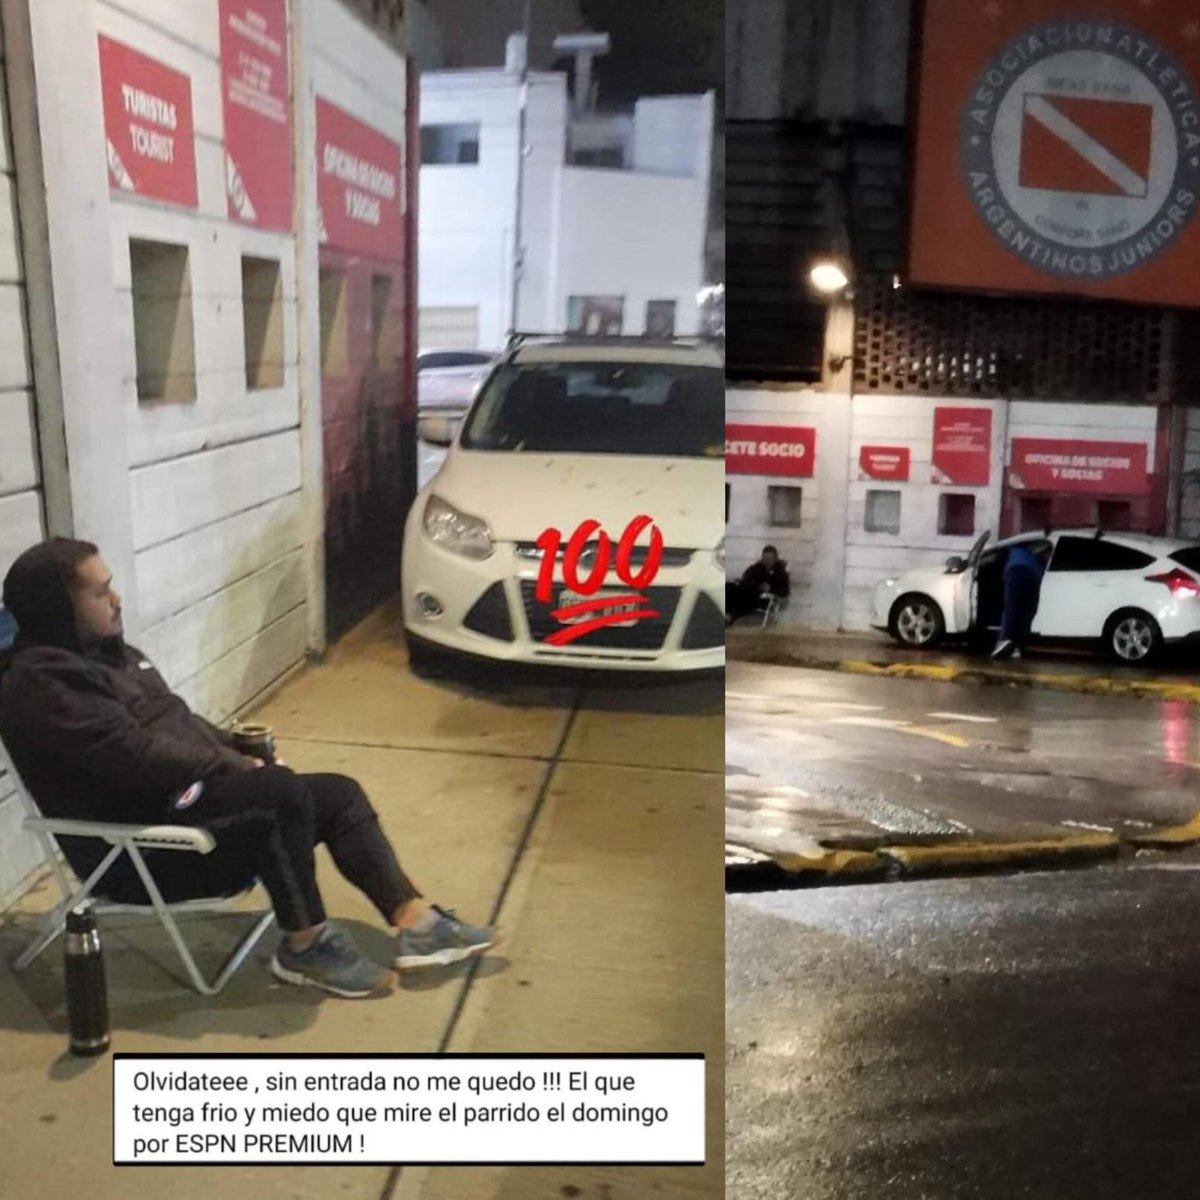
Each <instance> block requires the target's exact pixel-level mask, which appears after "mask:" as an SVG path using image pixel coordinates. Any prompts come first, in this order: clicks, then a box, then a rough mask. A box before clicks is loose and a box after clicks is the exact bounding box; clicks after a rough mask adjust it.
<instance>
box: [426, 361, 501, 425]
mask: <svg viewBox="0 0 1200 1200" xmlns="http://www.w3.org/2000/svg"><path fill="white" fill-rule="evenodd" d="M495 361H496V355H495V353H494V352H491V351H487V350H422V351H421V353H420V354H418V355H417V409H418V411H420V412H425V411H427V410H432V409H439V410H440V409H452V410H456V411H459V412H463V413H465V412H466V410H467V409H468V408H470V407H471V401H472V400H474V399H475V394H476V392H478V391H479V388H480V385H481V384H482V383H483V381H484V380H485V379H486V378H487V375H488V371H490V370H491V367H492V363H493V362H495Z"/></svg>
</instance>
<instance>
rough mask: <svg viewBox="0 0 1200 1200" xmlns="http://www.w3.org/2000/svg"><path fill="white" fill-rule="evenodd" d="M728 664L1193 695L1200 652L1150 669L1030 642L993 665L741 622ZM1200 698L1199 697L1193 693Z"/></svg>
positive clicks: (729, 639)
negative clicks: (850, 668) (881, 670)
mask: <svg viewBox="0 0 1200 1200" xmlns="http://www.w3.org/2000/svg"><path fill="white" fill-rule="evenodd" d="M726 650H727V654H728V657H729V659H730V660H731V661H733V660H738V661H742V662H757V663H764V664H771V665H775V666H799V667H811V668H823V669H836V668H839V667H844V666H845V665H846V664H848V663H849V664H855V665H865V664H874V665H876V666H882V667H890V668H893V669H899V668H911V669H912V670H913V671H915V672H927V673H928V674H929V675H930V676H931V677H935V676H937V675H939V674H941V675H943V676H948V675H954V674H967V675H971V676H973V677H975V678H976V679H982V680H987V681H991V682H998V683H1011V684H1015V685H1021V684H1026V685H1035V686H1037V685H1040V686H1055V685H1058V686H1061V687H1063V688H1072V687H1073V688H1075V689H1076V690H1084V689H1086V688H1088V687H1089V686H1099V685H1103V686H1104V688H1105V690H1107V691H1111V692H1116V693H1120V692H1123V691H1129V692H1130V693H1137V692H1148V691H1153V690H1154V689H1162V690H1167V689H1168V688H1169V687H1171V686H1174V687H1176V688H1178V689H1180V690H1181V691H1183V692H1185V693H1188V694H1192V693H1193V689H1198V688H1200V652H1198V651H1197V650H1196V649H1194V648H1193V649H1190V650H1185V649H1184V648H1183V647H1167V649H1166V650H1165V651H1164V654H1163V657H1162V658H1161V660H1160V661H1158V662H1156V663H1154V664H1153V665H1152V666H1150V667H1130V666H1124V665H1122V664H1120V663H1117V662H1115V661H1113V660H1112V659H1110V658H1109V657H1107V656H1106V655H1105V654H1103V653H1102V652H1101V651H1100V650H1099V649H1097V648H1092V647H1089V646H1087V645H1082V644H1075V643H1057V644H1045V645H1035V646H1034V647H1033V648H1032V649H1031V650H1029V651H1027V652H1026V655H1025V657H1024V658H1023V659H1020V660H1004V661H1000V662H996V661H993V660H992V659H991V658H990V657H989V655H988V654H987V652H986V648H985V649H984V650H980V649H979V648H977V647H976V648H972V647H971V646H968V645H966V644H964V643H963V642H953V641H951V642H947V643H945V644H944V645H942V646H939V647H937V648H935V649H933V650H911V649H907V648H906V647H904V646H901V645H900V644H899V643H897V642H896V641H894V640H893V639H892V638H890V637H888V636H887V634H884V633H879V632H870V631H868V632H855V633H833V632H826V631H814V630H806V629H799V628H797V627H795V626H789V625H769V626H767V627H766V628H765V629H764V628H762V627H761V625H760V624H758V623H757V622H755V621H752V620H750V619H746V620H744V621H742V622H740V623H739V624H737V625H735V626H734V627H733V628H732V629H730V630H728V631H727V633H726ZM1195 695H1196V696H1200V692H1196V693H1195Z"/></svg>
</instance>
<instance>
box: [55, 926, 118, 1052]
mask: <svg viewBox="0 0 1200 1200" xmlns="http://www.w3.org/2000/svg"><path fill="white" fill-rule="evenodd" d="M64 961H65V964H66V972H67V1022H68V1024H69V1025H70V1028H71V1053H72V1054H81V1055H93V1054H103V1053H104V1052H105V1050H107V1049H108V1042H109V1038H108V986H107V984H106V983H105V980H104V954H103V952H102V951H101V949H100V933H99V931H98V930H97V929H96V917H95V914H94V913H93V912H92V906H91V905H90V904H83V905H80V907H79V908H75V909H72V910H71V911H70V912H69V913H67V934H66V939H65V941H64Z"/></svg>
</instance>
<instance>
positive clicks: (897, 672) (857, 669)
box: [838, 658, 969, 683]
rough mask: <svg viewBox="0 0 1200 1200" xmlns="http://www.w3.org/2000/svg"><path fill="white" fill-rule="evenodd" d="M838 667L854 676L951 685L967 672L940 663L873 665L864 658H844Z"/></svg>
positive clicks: (965, 669)
mask: <svg viewBox="0 0 1200 1200" xmlns="http://www.w3.org/2000/svg"><path fill="white" fill-rule="evenodd" d="M838 666H839V667H840V668H841V669H842V670H843V671H849V672H850V673H851V674H854V675H890V676H892V678H894V679H934V680H937V681H938V682H939V683H953V682H954V681H955V680H956V679H957V678H958V677H959V676H960V675H963V674H965V673H966V672H967V670H968V669H969V668H966V667H948V666H945V665H943V664H941V663H887V664H882V663H873V662H868V661H867V660H866V659H865V658H844V659H842V660H841V661H840V662H839V663H838Z"/></svg>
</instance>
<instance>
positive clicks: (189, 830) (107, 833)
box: [0, 742, 275, 996]
mask: <svg viewBox="0 0 1200 1200" xmlns="http://www.w3.org/2000/svg"><path fill="white" fill-rule="evenodd" d="M0 768H3V769H4V770H5V771H7V772H8V776H9V779H10V781H11V782H12V784H13V786H14V788H15V789H16V794H17V798H18V801H19V803H20V804H22V805H23V806H24V809H25V812H26V817H25V820H24V822H23V824H24V827H25V828H26V829H28V830H30V831H31V832H32V833H34V834H35V835H36V837H37V839H38V841H39V842H40V843H41V845H42V849H43V850H44V851H45V854H46V859H47V861H48V862H49V863H50V867H51V869H52V870H53V872H54V877H55V879H56V880H57V882H58V887H59V891H60V892H61V893H62V900H61V901H60V902H59V903H58V904H56V905H55V906H54V908H53V909H51V910H50V912H49V913H47V914H46V916H45V917H44V918H43V920H42V927H41V931H40V932H39V933H38V935H37V937H36V938H34V940H33V941H32V942H31V943H30V944H29V945H28V946H27V947H26V948H25V949H24V950H23V951H22V952H21V954H20V956H19V957H18V958H17V960H16V961H15V962H14V963H13V968H14V969H15V970H17V971H23V970H25V968H26V967H27V966H29V964H30V963H31V962H33V960H34V959H35V958H37V956H38V955H39V954H41V953H42V951H43V950H45V949H46V948H47V947H48V946H49V945H50V944H51V943H52V942H53V941H54V940H55V938H57V937H58V935H59V934H60V933H62V931H63V929H64V928H65V926H66V923H67V913H69V912H70V911H71V909H73V908H75V907H76V906H77V905H79V904H81V903H83V901H85V900H90V899H92V897H93V895H95V896H96V900H95V901H93V909H94V911H95V912H96V913H97V914H105V913H142V914H146V913H148V912H150V911H153V912H154V913H155V914H156V915H157V916H158V919H159V920H160V921H161V922H162V925H163V928H164V929H166V931H167V933H168V934H169V935H170V937H171V941H172V942H174V943H175V949H176V950H177V951H178V952H179V957H180V958H181V959H182V960H183V965H184V968H185V969H186V971H187V974H188V978H189V980H190V981H191V984H192V986H193V987H194V988H195V989H196V991H198V992H199V993H200V994H201V995H203V996H215V995H216V994H217V993H218V992H219V991H221V989H222V988H224V986H225V985H226V984H227V983H228V982H229V980H230V979H231V978H232V976H233V973H234V972H235V971H236V970H237V969H238V967H240V966H241V965H242V963H243V962H245V961H246V958H247V956H248V955H249V953H250V951H251V950H253V949H254V946H255V944H256V943H257V942H258V940H259V938H261V937H262V935H263V934H264V933H265V932H266V930H267V927H268V926H269V925H270V924H271V923H272V921H274V919H275V916H274V913H273V912H271V910H270V909H268V910H267V911H266V912H265V913H263V914H262V915H261V916H259V917H257V918H256V920H255V922H254V925H253V926H252V928H251V929H250V931H249V932H248V933H247V934H246V935H245V936H244V937H243V938H242V940H241V941H240V942H239V943H238V944H237V946H236V947H235V948H234V950H233V953H232V954H231V955H230V956H229V958H228V959H227V960H226V962H225V965H224V966H223V967H222V968H221V969H220V971H219V972H218V973H217V975H216V977H215V978H214V979H213V980H212V982H211V983H210V982H208V981H207V980H206V979H205V978H204V976H203V975H202V974H201V973H200V968H199V967H198V966H197V965H196V960H195V958H194V957H193V955H192V951H191V948H190V947H189V946H188V944H187V942H185V941H184V938H183V934H182V933H181V932H180V929H179V926H178V924H177V923H176V921H175V916H176V914H179V915H184V914H187V913H196V912H208V913H220V912H228V911H229V908H230V904H231V902H232V901H233V900H234V899H236V897H214V898H213V899H203V900H187V901H183V902H181V903H175V904H168V903H167V902H166V900H164V899H163V895H162V892H161V891H160V890H159V887H158V884H157V883H155V881H154V876H153V875H151V873H150V869H149V867H147V865H146V860H145V858H143V856H142V851H143V850H180V851H184V852H187V853H192V854H211V853H212V851H213V850H214V848H215V847H216V844H217V842H216V839H215V838H214V837H213V835H212V834H211V833H209V832H208V831H207V830H206V829H196V828H193V827H191V826H186V825H145V826H143V825H118V824H109V823H107V822H102V821H74V820H66V819H61V818H56V817H43V816H42V815H41V813H40V812H39V810H38V807H37V803H36V802H35V800H34V798H33V796H32V794H31V793H30V791H29V789H28V788H27V787H26V786H25V784H24V782H23V781H22V779H21V777H20V775H19V774H18V773H17V770H16V768H15V767H14V766H13V763H12V759H11V758H10V757H9V754H8V751H7V750H6V749H5V747H4V744H3V742H0ZM59 837H84V838H99V839H101V840H102V841H105V842H107V843H108V845H109V850H108V853H107V854H106V855H105V856H104V858H103V859H102V860H101V862H100V864H99V865H98V866H97V867H96V868H95V870H93V871H92V873H91V874H90V875H89V876H88V877H87V878H86V879H85V880H83V882H82V883H80V884H79V885H78V886H76V887H74V888H73V887H72V885H71V882H70V880H69V879H68V877H67V873H66V871H65V870H64V869H63V864H62V861H61V855H60V851H59V848H58V845H57V843H56V841H55V839H56V838H59ZM122 854H127V855H129V857H130V859H131V860H132V861H133V865H134V868H135V870H136V871H137V873H138V876H139V877H140V878H141V881H142V883H143V884H144V885H145V888H146V893H147V895H148V896H149V897H150V903H149V904H148V905H146V904H117V903H114V902H112V901H107V900H105V899H104V898H103V891H102V890H99V891H98V890H97V889H100V887H101V884H102V882H103V880H104V876H105V874H107V872H108V869H109V868H110V867H111V866H112V865H113V863H115V862H116V861H117V859H118V858H120V856H121V855H122Z"/></svg>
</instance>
